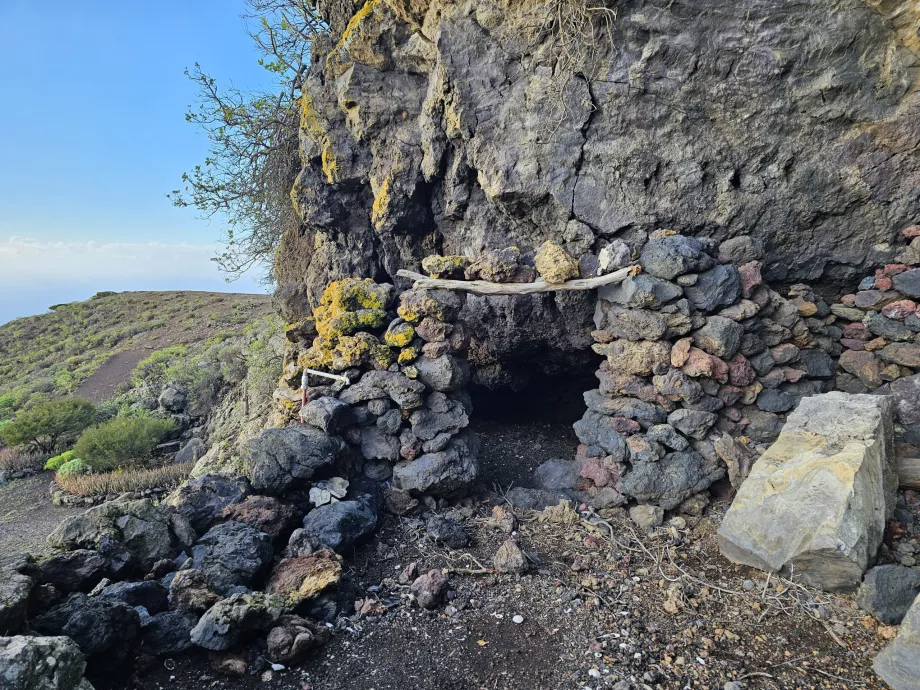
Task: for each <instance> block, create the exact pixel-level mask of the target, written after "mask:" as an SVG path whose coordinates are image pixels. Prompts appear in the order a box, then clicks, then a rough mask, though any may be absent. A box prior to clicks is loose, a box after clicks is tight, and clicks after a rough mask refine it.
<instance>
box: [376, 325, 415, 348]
mask: <svg viewBox="0 0 920 690" xmlns="http://www.w3.org/2000/svg"><path fill="white" fill-rule="evenodd" d="M414 337H415V329H414V328H413V327H412V324H410V323H408V322H406V321H403V320H401V319H397V320H396V321H394V322H393V323H391V324H390V326H389V328H387V331H386V333H384V334H383V342H385V343H386V344H387V345H389V346H390V347H405V346H406V345H408V344H409V343H411V342H412V339H413V338H414Z"/></svg>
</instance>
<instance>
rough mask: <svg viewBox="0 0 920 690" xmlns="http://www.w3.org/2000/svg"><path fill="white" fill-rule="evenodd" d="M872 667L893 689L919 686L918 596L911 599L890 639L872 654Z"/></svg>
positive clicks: (907, 689) (919, 600) (910, 688)
mask: <svg viewBox="0 0 920 690" xmlns="http://www.w3.org/2000/svg"><path fill="white" fill-rule="evenodd" d="M872 670H873V671H875V672H876V673H877V674H878V675H879V676H881V677H882V680H884V681H885V682H886V683H888V685H890V686H891V688H892V689H893V690H916V689H917V687H920V596H918V597H917V598H916V599H914V605H913V606H911V607H910V610H909V611H908V612H907V615H906V616H905V617H904V621H903V622H902V623H901V629H900V630H898V636H897V637H896V638H895V639H894V642H892V643H891V644H890V645H888V646H887V647H885V648H884V649H883V650H882V651H881V652H879V655H878V656H877V657H875V663H874V664H872Z"/></svg>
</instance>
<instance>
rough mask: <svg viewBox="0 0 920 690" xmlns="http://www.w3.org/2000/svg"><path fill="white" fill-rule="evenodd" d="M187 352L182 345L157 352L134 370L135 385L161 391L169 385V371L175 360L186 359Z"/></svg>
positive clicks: (132, 376)
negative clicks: (166, 384)
mask: <svg viewBox="0 0 920 690" xmlns="http://www.w3.org/2000/svg"><path fill="white" fill-rule="evenodd" d="M186 352H187V351H186V349H185V348H184V347H183V346H182V345H174V346H172V347H167V348H165V349H163V350H157V351H156V352H154V353H153V354H152V355H150V356H149V357H148V358H147V359H145V360H143V361H141V363H140V364H138V365H137V368H135V369H134V373H133V374H132V375H131V379H132V381H133V382H134V385H135V386H140V385H143V384H145V383H146V384H147V385H148V386H150V388H151V389H152V390H159V389H160V387H161V386H162V385H163V384H164V383H167V380H166V376H167V371H168V370H169V366H170V365H171V364H172V363H173V360H176V359H179V358H181V357H184V356H185V354H186Z"/></svg>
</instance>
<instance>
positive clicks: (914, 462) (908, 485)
mask: <svg viewBox="0 0 920 690" xmlns="http://www.w3.org/2000/svg"><path fill="white" fill-rule="evenodd" d="M898 484H899V485H900V486H901V488H902V489H920V458H898Z"/></svg>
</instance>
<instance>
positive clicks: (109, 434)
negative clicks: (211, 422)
mask: <svg viewBox="0 0 920 690" xmlns="http://www.w3.org/2000/svg"><path fill="white" fill-rule="evenodd" d="M174 429H175V425H174V424H173V422H172V420H169V419H155V418H153V417H127V416H122V417H115V418H113V419H110V420H109V421H107V422H103V423H102V424H97V425H96V426H93V427H90V428H89V429H87V430H86V431H84V432H83V434H81V436H80V438H79V439H77V443H76V445H74V448H73V450H74V453H75V454H76V456H77V457H78V458H81V459H82V460H83V461H84V462H86V463H87V464H88V465H89V466H90V467H91V468H92V469H93V470H95V471H96V472H105V471H108V470H114V469H116V468H119V467H130V466H132V465H135V464H137V463H138V462H141V461H143V460H146V459H148V458H149V457H150V456H151V455H153V450H154V448H156V446H157V444H158V443H160V442H161V441H162V440H163V439H164V438H166V437H167V436H168V435H169V434H170V433H171V432H172V431H173V430H174Z"/></svg>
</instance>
